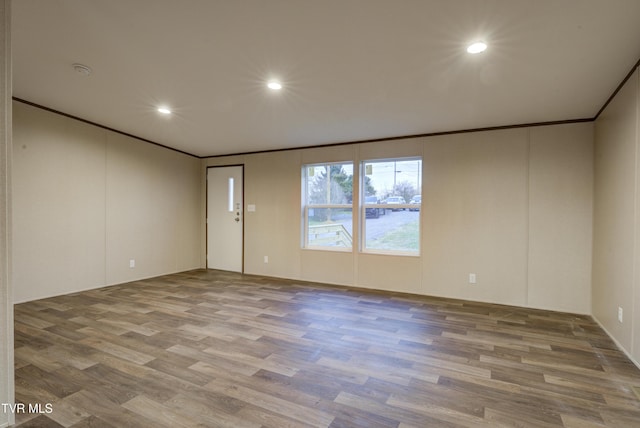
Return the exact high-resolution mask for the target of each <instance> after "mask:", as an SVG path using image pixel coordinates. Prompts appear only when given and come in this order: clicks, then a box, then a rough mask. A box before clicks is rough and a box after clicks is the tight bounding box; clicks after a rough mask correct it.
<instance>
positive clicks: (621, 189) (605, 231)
mask: <svg viewBox="0 0 640 428" xmlns="http://www.w3.org/2000/svg"><path fill="white" fill-rule="evenodd" d="M638 79H639V77H638V70H636V72H635V73H634V74H633V76H632V77H631V78H630V79H629V80H628V81H627V83H626V84H625V85H624V87H623V88H622V90H621V91H620V92H619V93H618V94H617V95H616V97H615V98H614V99H613V101H612V102H611V103H610V104H609V105H608V106H607V108H606V109H605V110H604V112H603V113H602V114H601V115H600V117H599V118H598V119H597V121H596V124H595V160H594V166H595V186H594V244H593V315H594V317H595V318H596V319H597V320H598V321H599V322H600V323H601V324H602V325H603V326H604V328H605V329H606V330H607V331H608V332H609V334H610V335H611V336H613V338H614V339H616V341H617V342H618V343H619V344H620V345H621V346H622V347H623V348H624V349H625V350H626V351H627V352H628V353H629V354H631V356H632V358H634V359H635V361H636V362H638V361H640V343H639V342H640V338H637V336H638V334H639V333H640V315H639V314H638V311H640V304H639V302H638V299H639V296H640V281H639V277H638V275H639V269H640V253H639V252H638V251H639V249H638V244H639V243H640V236H639V232H640V228H639V226H640V205H639V204H640V201H639V200H638V191H639V190H640V181H639V180H640V170H639V165H640V159H639V158H638V156H639V148H640V135H639V132H638V126H639V124H640V118H639V114H640V113H639V112H638V110H639V106H640V94H639V83H638ZM634 302H635V304H634ZM618 307H621V308H622V309H623V314H624V316H623V322H622V323H620V322H619V321H618V319H617V313H618Z"/></svg>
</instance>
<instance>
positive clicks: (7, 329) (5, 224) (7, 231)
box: [0, 0, 14, 427]
mask: <svg viewBox="0 0 640 428" xmlns="http://www.w3.org/2000/svg"><path fill="white" fill-rule="evenodd" d="M11 132H12V126H11V2H10V1H8V0H0V403H13V401H14V382H13V302H12V297H11V295H12V274H11V258H12V252H13V250H12V238H11V211H12V210H11V207H12V191H11V168H12V161H11ZM13 422H14V415H13V414H10V413H5V412H4V411H0V427H4V426H7V425H8V424H12V423H13Z"/></svg>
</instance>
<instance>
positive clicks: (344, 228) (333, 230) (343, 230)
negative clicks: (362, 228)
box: [307, 208, 353, 248]
mask: <svg viewBox="0 0 640 428" xmlns="http://www.w3.org/2000/svg"><path fill="white" fill-rule="evenodd" d="M307 233H308V235H307V236H308V243H309V246H323V247H343V248H351V247H352V246H353V242H352V236H353V224H352V211H351V208H309V225H308V229H307Z"/></svg>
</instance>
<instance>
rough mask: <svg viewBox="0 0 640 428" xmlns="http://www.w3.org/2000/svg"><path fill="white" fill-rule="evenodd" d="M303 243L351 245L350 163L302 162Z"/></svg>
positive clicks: (346, 247)
mask: <svg viewBox="0 0 640 428" xmlns="http://www.w3.org/2000/svg"><path fill="white" fill-rule="evenodd" d="M302 177H303V182H304V183H303V192H304V195H303V200H304V247H306V248H323V249H333V250H340V249H342V250H350V249H351V248H352V247H353V242H352V241H353V238H352V236H353V205H352V204H353V163H350V162H348V163H330V164H316V165H305V166H303V170H302Z"/></svg>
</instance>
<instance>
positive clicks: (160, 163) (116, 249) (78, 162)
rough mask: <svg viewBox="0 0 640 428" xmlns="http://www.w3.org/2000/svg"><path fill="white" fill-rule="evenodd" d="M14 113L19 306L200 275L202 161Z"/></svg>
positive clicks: (43, 114)
mask: <svg viewBox="0 0 640 428" xmlns="http://www.w3.org/2000/svg"><path fill="white" fill-rule="evenodd" d="M13 106H14V138H13V148H14V154H13V159H14V171H13V178H14V211H13V212H14V218H15V221H14V227H13V231H14V241H15V247H14V263H13V266H14V284H15V287H14V301H15V302H22V301H27V300H33V299H38V298H43V297H48V296H53V295H59V294H66V293H70V292H74V291H78V290H83V289H89V288H95V287H100V286H104V285H110V284H116V283H121V282H126V281H131V280H135V279H140V278H146V277H151V276H156V275H162V274H166V273H171V272H178V271H184V270H187V269H192V268H197V267H200V266H201V264H200V252H199V244H200V239H201V238H200V234H201V219H200V203H201V196H200V183H201V180H200V161H199V160H198V159H196V158H193V157H190V156H187V155H183V154H180V153H176V152H173V151H171V150H167V149H164V148H161V147H158V146H154V145H151V144H148V143H144V142H141V141H139V140H136V139H133V138H129V137H125V136H123V135H121V134H117V133H114V132H111V131H107V130H104V129H102V128H98V127H95V126H92V125H88V124H85V123H82V122H79V121H76V120H73V119H69V118H66V117H64V116H60V115H57V114H53V113H50V112H47V111H44V110H41V109H38V108H34V107H31V106H27V105H25V104H22V103H19V102H14V104H13ZM130 259H135V260H136V267H135V268H133V269H131V268H129V260H130Z"/></svg>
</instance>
